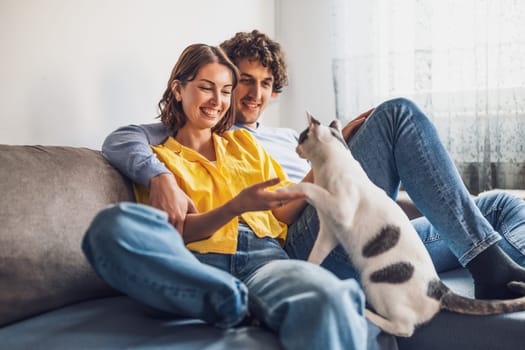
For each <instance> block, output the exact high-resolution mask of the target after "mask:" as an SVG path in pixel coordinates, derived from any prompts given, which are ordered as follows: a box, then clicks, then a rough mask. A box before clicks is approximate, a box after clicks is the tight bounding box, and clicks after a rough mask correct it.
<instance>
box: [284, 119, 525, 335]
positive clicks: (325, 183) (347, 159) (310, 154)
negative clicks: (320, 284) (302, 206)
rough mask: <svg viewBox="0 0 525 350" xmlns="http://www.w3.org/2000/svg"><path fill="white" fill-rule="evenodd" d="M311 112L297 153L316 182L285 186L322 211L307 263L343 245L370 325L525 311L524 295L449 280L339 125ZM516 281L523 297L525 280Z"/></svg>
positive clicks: (407, 328)
mask: <svg viewBox="0 0 525 350" xmlns="http://www.w3.org/2000/svg"><path fill="white" fill-rule="evenodd" d="M307 116H308V121H309V126H308V128H307V129H306V130H305V131H304V132H302V133H301V135H300V137H299V144H298V146H297V149H296V150H297V153H298V154H299V156H301V157H302V158H306V159H308V160H309V161H310V162H311V164H312V168H313V171H314V178H315V180H314V181H315V182H314V183H306V182H302V183H299V184H296V185H292V186H290V187H286V188H281V189H280V190H282V191H294V192H295V191H299V192H303V193H305V194H306V196H307V201H308V202H309V203H310V204H311V205H313V206H314V207H315V208H316V210H317V213H318V216H319V224H320V229H319V234H318V236H317V239H316V241H315V243H314V246H313V248H312V251H311V253H310V256H309V258H308V261H310V262H313V263H317V264H320V263H321V262H322V261H323V260H324V259H325V258H326V256H327V255H328V254H329V253H330V252H331V251H332V249H334V248H335V247H336V245H337V244H341V245H342V247H343V248H344V249H345V250H346V251H347V252H348V254H349V256H350V258H351V260H352V262H353V264H354V266H355V268H356V269H357V271H358V272H359V273H360V276H361V283H362V287H363V289H364V292H365V295H366V298H367V302H368V305H369V306H370V309H367V310H366V311H365V314H366V316H367V318H368V319H369V320H370V321H371V322H373V323H374V324H376V325H377V326H378V327H380V328H381V329H383V330H384V331H386V332H388V333H391V334H394V335H396V336H403V337H409V336H411V335H412V334H413V332H414V329H415V327H417V326H418V325H421V324H423V323H425V322H427V321H429V320H431V319H432V318H433V317H434V316H435V315H436V314H437V313H438V312H439V311H440V309H446V310H449V311H453V312H458V313H463V314H470V315H490V314H497V313H505V312H515V311H521V310H525V297H523V298H518V299H513V300H478V299H471V298H466V297H462V296H460V295H458V294H455V293H454V292H452V291H451V290H450V289H449V288H448V287H447V286H446V285H445V284H443V283H442V282H441V281H440V279H439V277H438V274H437V272H436V270H435V268H434V265H433V263H432V260H431V258H430V255H429V254H428V252H427V250H426V248H425V246H424V244H423V242H422V241H421V239H420V238H419V236H418V234H417V232H416V231H415V229H414V228H413V226H412V224H411V223H410V221H409V219H408V217H407V216H406V215H405V213H404V212H403V211H402V209H401V208H400V207H399V206H398V205H397V204H396V203H395V202H394V201H393V200H392V199H391V198H390V197H388V196H387V194H386V193H385V192H384V191H383V190H382V189H380V188H379V187H377V186H376V185H374V184H373V183H372V181H371V180H370V179H369V178H368V176H367V175H366V173H365V172H364V170H363V168H362V167H361V165H360V164H359V163H358V162H357V161H356V160H355V159H354V158H353V156H352V154H351V153H350V150H349V149H348V146H347V144H346V142H345V140H344V138H343V136H342V134H341V131H340V125H339V122H338V121H337V120H336V121H334V122H332V123H331V124H330V126H329V127H327V126H324V125H321V124H320V123H319V122H318V121H317V120H315V119H314V118H313V117H312V116H311V115H310V114H309V113H307ZM511 284H512V287H513V290H519V291H520V292H521V293H522V294H524V295H525V283H522V282H511V283H510V284H509V286H510V285H511Z"/></svg>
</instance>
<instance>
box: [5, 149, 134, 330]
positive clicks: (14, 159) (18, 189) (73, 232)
mask: <svg viewBox="0 0 525 350" xmlns="http://www.w3.org/2000/svg"><path fill="white" fill-rule="evenodd" d="M0 164H1V165H0V179H1V181H0V208H1V210H0V223H1V225H0V280H1V282H2V283H1V284H2V286H1V288H0V326H2V325H4V324H7V323H10V322H13V321H16V320H20V319H23V318H26V317H29V316H32V315H34V314H37V313H40V312H44V311H47V310H52V309H54V308H57V307H60V306H62V305H67V304H70V303H72V302H75V301H79V300H84V299H90V298H94V297H98V296H103V295H110V294H115V292H114V291H113V290H112V289H110V288H109V287H108V286H107V285H106V284H105V283H103V282H102V281H101V280H99V279H98V277H97V276H96V275H95V274H94V273H93V272H92V270H91V268H90V267H89V266H88V264H87V262H86V261H85V259H84V256H83V254H82V252H81V250H80V241H81V238H82V236H83V234H84V232H85V230H86V228H87V226H88V224H89V223H90V221H91V220H92V218H93V217H94V215H95V213H96V212H98V211H99V210H100V209H101V208H102V207H104V206H106V205H108V204H110V203H115V202H118V201H123V200H131V199H132V198H133V193H132V191H131V187H130V184H129V183H128V182H127V181H125V180H124V179H123V177H122V176H121V175H120V174H119V173H118V172H117V171H116V170H115V169H114V168H113V167H111V166H109V164H108V163H107V162H106V161H105V160H104V158H103V157H102V156H101V154H100V152H97V151H93V150H89V149H83V148H72V147H49V146H46V147H41V146H8V145H0Z"/></svg>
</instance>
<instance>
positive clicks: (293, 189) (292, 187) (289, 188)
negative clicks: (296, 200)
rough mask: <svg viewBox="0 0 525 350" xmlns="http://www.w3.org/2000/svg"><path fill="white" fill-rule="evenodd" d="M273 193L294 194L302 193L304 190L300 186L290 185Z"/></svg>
mask: <svg viewBox="0 0 525 350" xmlns="http://www.w3.org/2000/svg"><path fill="white" fill-rule="evenodd" d="M275 192H286V193H296V192H304V189H303V188H302V186H301V184H295V185H290V186H286V187H280V188H278V189H276V190H275Z"/></svg>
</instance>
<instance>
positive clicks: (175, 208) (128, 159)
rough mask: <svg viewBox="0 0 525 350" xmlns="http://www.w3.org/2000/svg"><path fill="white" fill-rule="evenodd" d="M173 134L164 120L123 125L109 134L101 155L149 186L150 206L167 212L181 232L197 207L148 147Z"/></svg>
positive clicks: (169, 218)
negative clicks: (162, 121) (188, 216)
mask: <svg viewBox="0 0 525 350" xmlns="http://www.w3.org/2000/svg"><path fill="white" fill-rule="evenodd" d="M170 135H171V132H169V131H168V130H167V129H166V127H164V125H163V124H162V123H155V124H144V125H128V126H124V127H121V128H119V129H117V130H115V131H114V132H112V133H111V134H110V135H108V137H106V140H105V141H104V144H103V145H102V155H103V156H104V157H105V158H106V159H107V160H108V162H109V163H111V164H112V165H113V166H115V167H116V168H117V169H118V170H120V171H121V172H122V173H123V174H124V175H125V176H127V177H129V178H130V179H131V180H132V181H133V182H136V183H139V184H142V185H146V186H148V187H149V189H150V198H149V199H150V204H151V206H153V207H155V208H157V209H160V210H163V211H165V212H166V213H168V220H169V222H170V223H171V224H172V225H173V226H175V227H176V228H177V230H178V231H179V232H180V233H181V234H182V230H183V228H184V220H185V218H186V214H187V213H194V212H196V209H195V206H194V204H193V202H192V201H191V200H190V199H189V198H188V196H186V194H185V193H184V192H183V191H182V190H181V189H180V188H179V186H178V185H177V182H176V181H175V177H174V176H173V174H172V173H171V172H170V171H169V170H168V169H167V168H166V166H165V165H164V164H163V163H162V162H160V161H159V160H158V159H157V156H156V155H155V153H153V151H152V149H151V147H150V146H149V145H158V144H161V143H162V142H164V140H166V138H168V137H169V136H170Z"/></svg>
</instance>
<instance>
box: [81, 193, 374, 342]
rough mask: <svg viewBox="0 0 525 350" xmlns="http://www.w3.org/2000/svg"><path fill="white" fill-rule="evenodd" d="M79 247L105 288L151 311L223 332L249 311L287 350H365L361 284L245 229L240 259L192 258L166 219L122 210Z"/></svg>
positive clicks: (104, 218)
mask: <svg viewBox="0 0 525 350" xmlns="http://www.w3.org/2000/svg"><path fill="white" fill-rule="evenodd" d="M82 248H83V250H84V253H85V255H86V257H87V258H88V260H89V262H90V263H91V265H92V266H93V268H94V269H95V271H96V272H97V273H98V274H99V275H100V276H101V277H102V278H103V279H104V280H105V281H106V282H107V283H109V284H110V285H111V286H113V287H114V288H116V289H118V290H120V291H122V292H124V293H126V294H128V295H130V296H131V297H133V298H135V299H137V300H139V301H141V302H142V303H144V304H146V305H149V306H150V307H153V308H154V309H157V310H161V311H164V312H169V313H172V314H175V315H183V316H185V317H195V318H199V319H203V320H205V321H207V322H208V323H212V324H216V325H218V326H222V327H228V326H232V325H235V324H237V323H239V322H240V321H241V320H242V319H243V318H244V317H245V316H246V313H247V312H250V313H251V314H252V316H254V317H255V318H256V319H257V320H259V321H260V322H262V324H264V325H265V326H267V327H268V328H270V329H271V330H273V331H274V332H276V333H277V334H278V335H279V338H280V341H281V344H282V345H283V347H284V348H285V349H366V348H367V347H368V346H367V331H368V326H367V321H366V319H365V317H364V315H363V312H364V296H363V294H362V292H361V289H360V287H359V285H358V284H357V282H356V281H355V280H345V281H343V280H340V279H339V278H337V277H336V276H334V275H333V274H332V273H330V272H329V271H327V270H326V269H323V268H321V267H319V266H317V265H314V264H310V263H308V262H305V261H299V260H289V259H288V255H287V254H286V252H285V251H284V249H283V248H282V247H281V246H280V245H279V244H278V242H277V241H276V240H274V239H271V238H258V237H256V236H255V235H254V233H253V232H252V231H251V230H250V229H249V228H248V227H247V226H244V225H240V226H239V239H238V247H237V252H236V253H235V254H233V255H226V254H192V253H191V252H190V251H188V250H187V249H186V248H185V247H184V243H183V241H182V238H181V236H180V234H179V233H178V232H177V231H176V230H175V229H174V227H173V226H172V225H171V224H169V222H168V220H167V215H166V214H165V213H164V212H162V211H159V210H157V209H154V208H152V207H150V206H146V205H141V204H135V203H120V204H118V205H115V206H112V207H110V208H107V209H105V210H103V211H101V212H100V213H99V214H98V215H97V216H96V217H95V219H94V221H93V222H92V224H91V226H90V227H89V229H88V231H87V233H86V235H85V237H84V240H83V243H82ZM370 328H371V330H372V331H374V329H373V327H370ZM375 332H376V333H377V329H376V330H375Z"/></svg>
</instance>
